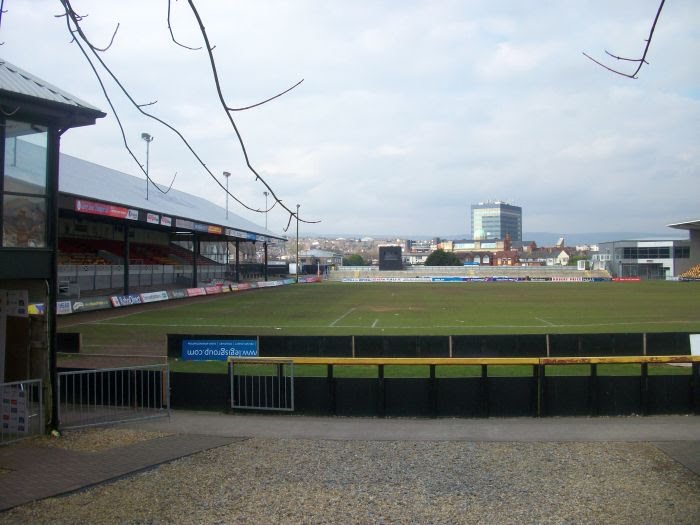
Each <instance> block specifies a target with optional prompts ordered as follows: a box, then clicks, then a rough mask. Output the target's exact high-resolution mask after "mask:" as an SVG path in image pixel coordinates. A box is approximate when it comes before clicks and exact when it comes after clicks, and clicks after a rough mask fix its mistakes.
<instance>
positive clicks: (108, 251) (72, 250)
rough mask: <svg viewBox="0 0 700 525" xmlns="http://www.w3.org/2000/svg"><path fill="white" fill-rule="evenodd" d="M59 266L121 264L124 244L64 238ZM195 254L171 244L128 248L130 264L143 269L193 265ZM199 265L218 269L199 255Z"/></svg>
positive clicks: (138, 245)
mask: <svg viewBox="0 0 700 525" xmlns="http://www.w3.org/2000/svg"><path fill="white" fill-rule="evenodd" d="M58 245H59V246H58V247H59V256H58V264H59V265H91V264H122V263H123V261H124V244H123V243H122V242H121V241H117V240H111V239H74V238H61V239H59V242H58ZM192 261H193V255H192V252H191V251H190V250H188V249H186V248H183V247H182V246H179V245H177V244H174V243H171V244H169V245H167V246H165V245H157V244H145V243H136V242H134V243H131V244H130V245H129V262H130V263H131V264H142V265H165V266H168V265H170V266H173V265H180V264H192ZM197 264H198V265H207V266H208V265H215V264H217V263H216V262H215V261H213V260H211V259H209V258H207V257H204V256H202V255H199V256H198V257H197Z"/></svg>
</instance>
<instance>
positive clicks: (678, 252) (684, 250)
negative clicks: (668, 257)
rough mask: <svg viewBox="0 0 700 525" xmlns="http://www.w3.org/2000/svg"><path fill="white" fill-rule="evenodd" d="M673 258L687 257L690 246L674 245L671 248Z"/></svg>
mask: <svg viewBox="0 0 700 525" xmlns="http://www.w3.org/2000/svg"><path fill="white" fill-rule="evenodd" d="M673 258H674V259H689V258H690V246H676V247H674V248H673Z"/></svg>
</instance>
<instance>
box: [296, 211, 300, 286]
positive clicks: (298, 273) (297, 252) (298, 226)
mask: <svg viewBox="0 0 700 525" xmlns="http://www.w3.org/2000/svg"><path fill="white" fill-rule="evenodd" d="M296 266H297V279H296V281H297V284H298V283H299V204H297V265H296Z"/></svg>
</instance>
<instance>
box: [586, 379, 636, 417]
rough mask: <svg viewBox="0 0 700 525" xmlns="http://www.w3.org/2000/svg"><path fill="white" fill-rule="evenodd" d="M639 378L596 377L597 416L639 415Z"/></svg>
mask: <svg viewBox="0 0 700 525" xmlns="http://www.w3.org/2000/svg"><path fill="white" fill-rule="evenodd" d="M641 380H642V379H641V377H634V376H598V377H597V381H596V382H597V384H598V393H597V399H598V415H600V416H626V415H632V414H641V413H642V406H641V397H642V396H641Z"/></svg>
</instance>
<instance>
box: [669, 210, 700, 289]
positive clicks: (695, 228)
mask: <svg viewBox="0 0 700 525" xmlns="http://www.w3.org/2000/svg"><path fill="white" fill-rule="evenodd" d="M668 227H669V228H675V229H677V230H687V231H688V234H689V236H690V257H689V260H688V264H689V265H690V268H688V269H687V270H685V271H684V272H682V273H681V274H680V275H679V276H678V277H679V278H680V279H682V280H700V219H695V220H691V221H685V222H677V223H674V224H669V225H668Z"/></svg>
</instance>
